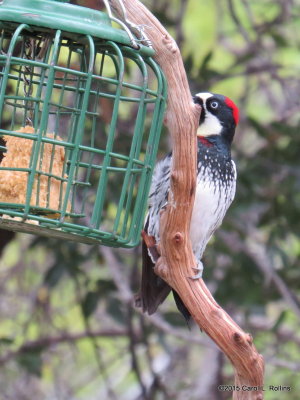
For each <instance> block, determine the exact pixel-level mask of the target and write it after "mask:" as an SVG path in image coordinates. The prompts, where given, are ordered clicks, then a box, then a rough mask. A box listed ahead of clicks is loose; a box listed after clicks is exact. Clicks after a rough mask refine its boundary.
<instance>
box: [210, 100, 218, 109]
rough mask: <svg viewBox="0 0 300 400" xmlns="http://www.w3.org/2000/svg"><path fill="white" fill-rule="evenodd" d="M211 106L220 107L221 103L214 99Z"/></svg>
mask: <svg viewBox="0 0 300 400" xmlns="http://www.w3.org/2000/svg"><path fill="white" fill-rule="evenodd" d="M210 106H211V108H218V107H219V103H218V102H217V101H212V102H211V103H210Z"/></svg>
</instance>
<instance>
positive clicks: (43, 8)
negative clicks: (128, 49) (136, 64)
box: [0, 0, 154, 56]
mask: <svg viewBox="0 0 300 400" xmlns="http://www.w3.org/2000/svg"><path fill="white" fill-rule="evenodd" d="M67 1H68V0H67ZM3 21H9V22H14V23H24V24H28V25H30V26H38V27H42V28H48V29H60V30H62V31H65V32H71V33H75V34H83V35H92V36H93V37H94V38H99V39H105V40H112V41H114V42H117V43H121V44H125V45H127V46H131V43H130V40H129V37H128V35H127V33H126V32H125V31H123V30H122V29H116V28H113V27H112V26H111V22H110V18H109V16H108V15H107V14H106V13H103V12H101V11H96V10H93V9H91V8H87V7H81V6H77V5H73V4H67V3H66V2H65V0H2V1H0V27H1V22H3ZM138 51H139V52H140V53H142V54H144V55H146V56H153V55H154V51H153V50H152V49H151V48H149V47H147V46H142V45H141V46H140V49H139V50H138Z"/></svg>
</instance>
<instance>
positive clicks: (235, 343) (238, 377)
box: [110, 0, 264, 400]
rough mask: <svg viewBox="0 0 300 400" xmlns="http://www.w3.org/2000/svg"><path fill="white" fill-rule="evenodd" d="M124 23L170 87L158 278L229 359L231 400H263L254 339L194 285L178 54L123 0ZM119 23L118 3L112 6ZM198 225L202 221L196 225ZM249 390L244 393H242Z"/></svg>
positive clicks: (186, 116) (191, 137)
mask: <svg viewBox="0 0 300 400" xmlns="http://www.w3.org/2000/svg"><path fill="white" fill-rule="evenodd" d="M123 3H124V5H125V9H126V11H127V17H128V19H129V20H130V21H132V22H133V23H135V24H137V25H145V26H146V28H145V29H146V30H147V36H148V37H149V38H150V40H151V42H152V45H153V48H154V49H155V51H156V55H155V59H156V61H157V62H158V64H159V65H160V66H161V68H162V69H163V71H164V74H165V76H166V78H167V82H168V107H167V113H166V125H167V127H168V129H169V131H170V134H171V136H172V140H173V165H172V172H171V191H170V196H169V202H168V206H167V207H166V209H165V211H164V212H163V214H162V215H161V220H160V239H161V241H160V253H161V257H160V258H159V260H158V262H157V263H156V267H155V269H156V271H155V272H156V273H157V274H158V275H159V276H160V277H161V278H163V279H164V280H165V281H167V283H168V284H169V285H170V286H171V287H172V288H174V289H175V290H176V292H177V293H178V294H179V296H180V297H181V299H182V301H183V302H184V304H185V305H186V307H187V308H188V310H189V311H190V313H191V315H192V316H193V318H194V320H195V321H196V323H197V324H198V325H199V326H200V327H201V328H202V330H203V331H205V332H206V333H207V334H208V335H209V336H210V337H211V338H212V339H213V340H214V342H215V343H216V344H217V345H218V346H219V347H220V349H221V350H222V351H223V352H224V353H225V354H226V355H227V357H228V358H229V360H230V361H231V363H232V364H233V367H234V369H235V386H236V387H239V388H240V390H236V391H234V392H233V398H234V399H243V400H244V399H247V400H248V399H251V400H254V399H255V400H260V399H263V392H262V390H260V388H261V387H262V385H263V371H264V363H263V359H262V356H261V355H260V354H258V352H257V350H256V348H255V347H254V345H253V342H252V337H251V336H250V335H249V334H247V333H245V332H243V331H242V329H241V328H240V327H239V326H238V325H237V324H236V323H235V322H234V321H233V320H232V319H231V318H230V316H229V315H228V314H227V313H226V312H225V311H224V310H223V309H222V308H221V307H220V306H219V305H218V304H217V303H216V301H215V300H214V298H213V297H212V295H211V294H210V292H209V290H208V289H207V287H206V285H205V283H204V282H203V280H202V279H199V280H198V281H193V280H191V279H189V276H192V275H193V270H192V267H193V266H195V264H196V262H195V259H194V255H193V252H192V247H191V242H190V238H189V228H190V220H191V214H192V208H193V203H194V194H195V184H196V158H197V151H196V135H195V132H196V131H197V126H198V121H199V114H200V108H199V107H198V106H196V105H194V104H193V102H192V96H191V93H190V90H189V85H188V81H187V77H186V73H185V69H184V66H183V61H182V58H181V54H180V51H179V49H178V47H177V45H176V43H175V41H174V40H173V39H172V37H171V36H170V35H169V34H168V32H167V31H166V30H165V29H164V27H163V26H162V25H161V24H160V22H159V21H158V20H157V19H156V18H155V17H154V16H153V15H152V14H151V12H150V11H149V10H148V9H147V8H146V7H145V6H144V5H143V4H142V3H140V2H139V1H138V0H123ZM110 4H111V6H112V7H113V9H114V11H115V13H116V15H117V16H118V18H120V19H122V17H123V15H122V11H121V8H120V4H119V1H118V0H110ZM199 223H201V221H199ZM247 387H248V388H249V387H251V388H253V389H252V390H243V388H244V389H245V388H247Z"/></svg>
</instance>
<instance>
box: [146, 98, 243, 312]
mask: <svg viewBox="0 0 300 400" xmlns="http://www.w3.org/2000/svg"><path fill="white" fill-rule="evenodd" d="M194 102H195V103H198V104H200V105H201V107H202V111H201V115H200V121H199V128H198V131H197V137H198V153H197V163H198V164H197V184H196V194H195V202H194V207H193V212H192V218H191V226H190V237H191V242H192V248H193V252H194V254H195V257H196V259H197V261H198V268H197V269H198V274H197V275H196V276H195V277H196V278H200V277H201V275H202V263H201V258H202V256H203V253H204V250H205V247H206V245H207V243H208V241H209V239H210V238H211V236H212V235H213V233H214V232H215V230H216V229H217V228H218V227H219V226H220V225H221V223H222V220H223V218H224V216H225V214H226V211H227V209H228V207H229V206H230V204H231V203H232V201H233V199H234V196H235V188H236V168H235V163H234V161H233V160H232V159H231V152H230V147H231V143H232V140H233V137H234V133H235V128H236V125H237V123H238V115H239V114H238V108H237V107H236V105H235V104H234V103H233V101H232V100H230V99H229V98H227V97H225V96H223V95H218V94H212V93H198V94H197V95H196V96H194ZM171 164H172V154H168V155H167V156H166V157H165V158H164V159H163V160H161V161H160V162H158V164H157V165H156V167H155V170H154V174H153V178H152V184H151V189H150V195H149V209H148V214H147V217H146V222H145V227H144V230H145V232H146V233H147V234H148V235H150V236H154V237H155V240H156V242H157V243H158V242H159V215H160V211H161V209H162V208H163V207H164V206H165V205H166V204H167V201H168V194H169V190H170V170H171ZM153 267H154V260H152V258H151V254H150V253H149V251H148V249H147V247H146V245H145V243H143V271H142V282H141V292H140V299H139V303H140V305H141V306H142V308H143V311H145V312H148V313H149V314H152V313H154V312H155V311H156V309H157V307H158V306H159V304H160V303H162V302H163V301H164V300H165V298H166V297H167V295H168V294H169V292H170V290H171V288H170V287H169V286H168V285H167V283H166V282H164V281H163V280H162V279H161V278H159V277H158V276H157V275H155V273H154V271H153ZM173 294H174V299H175V301H176V304H177V307H178V309H179V310H180V311H181V312H182V314H183V315H184V317H185V318H186V319H188V318H189V316H190V314H189V312H188V310H187V309H186V308H185V306H184V304H183V303H182V301H181V299H180V298H179V296H178V295H177V293H176V292H174V291H173Z"/></svg>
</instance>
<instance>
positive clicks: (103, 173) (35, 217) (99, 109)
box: [0, 22, 166, 247]
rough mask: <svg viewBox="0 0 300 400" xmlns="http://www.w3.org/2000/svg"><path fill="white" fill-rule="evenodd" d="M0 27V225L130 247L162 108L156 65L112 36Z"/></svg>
mask: <svg viewBox="0 0 300 400" xmlns="http://www.w3.org/2000/svg"><path fill="white" fill-rule="evenodd" d="M0 27H1V28H2V30H1V35H0V138H1V139H0V140H1V143H0V144H1V146H0V151H1V153H2V156H1V157H0V158H1V159H2V161H1V163H0V214H1V220H0V227H1V226H2V227H4V228H7V229H13V230H20V231H24V232H32V233H37V234H42V235H47V236H57V237H63V238H67V239H73V240H79V241H82V242H93V241H99V242H101V243H103V244H107V245H110V246H124V247H130V246H135V245H136V244H137V243H138V241H139V236H140V230H141V224H142V220H143V214H144V211H145V207H146V202H147V196H148V191H149V185H150V179H151V173H152V169H153V164H154V160H155V157H156V152H157V146H158V140H159V136H160V131H161V125H162V118H163V112H164V106H165V97H166V85H165V81H164V78H163V75H162V73H161V71H160V69H159V68H158V66H157V65H156V64H155V62H154V61H153V60H152V59H151V58H149V57H145V56H142V55H141V53H140V52H138V51H135V50H133V49H131V48H130V47H128V46H124V45H120V44H117V43H115V42H114V41H111V40H105V41H104V40H100V39H96V38H94V37H92V36H90V35H78V34H77V35H75V34H70V33H66V32H62V31H61V30H44V29H38V28H37V27H32V26H29V25H27V24H19V25H17V24H16V25H15V27H14V25H13V24H12V23H5V22H1V24H0ZM130 78H131V79H130ZM132 78H133V79H132ZM128 116H130V118H129V119H130V121H131V123H130V125H131V126H132V127H133V130H132V133H131V138H130V141H128V140H127V141H125V140H124V145H123V142H122V140H123V131H124V125H126V124H125V123H124V121H125V119H126V118H127V120H128ZM125 117H126V118H125ZM22 127H23V128H22ZM24 127H25V128H24ZM125 130H126V127H125ZM120 143H122V145H120ZM26 155H27V156H26ZM25 156H26V157H25ZM1 177H2V178H1ZM16 182H18V188H16V185H15V183H16ZM16 191H17V192H18V193H17V194H16V193H15V192H16Z"/></svg>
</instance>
